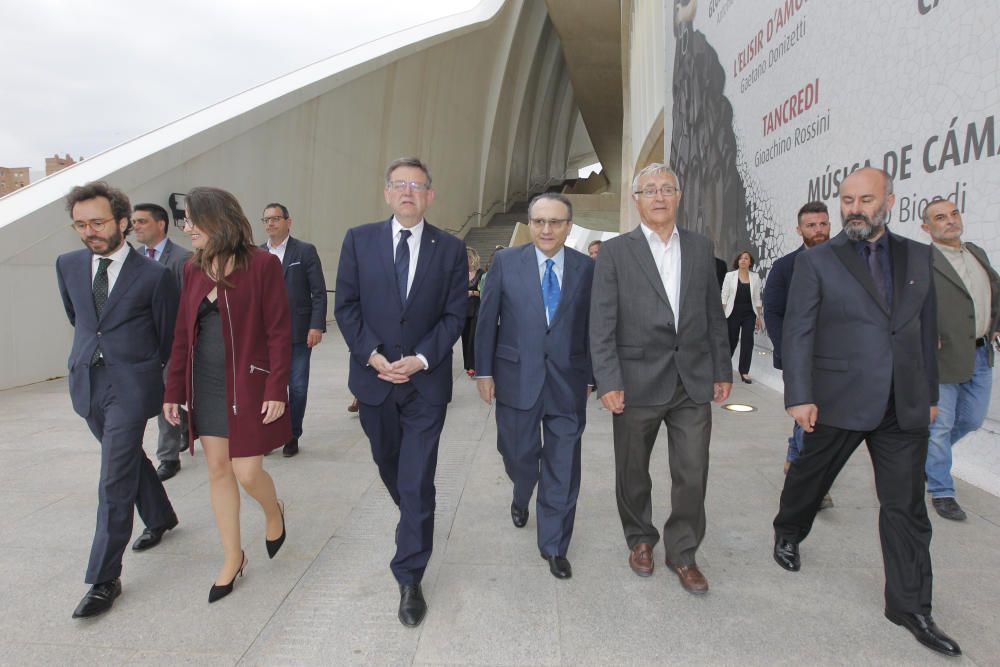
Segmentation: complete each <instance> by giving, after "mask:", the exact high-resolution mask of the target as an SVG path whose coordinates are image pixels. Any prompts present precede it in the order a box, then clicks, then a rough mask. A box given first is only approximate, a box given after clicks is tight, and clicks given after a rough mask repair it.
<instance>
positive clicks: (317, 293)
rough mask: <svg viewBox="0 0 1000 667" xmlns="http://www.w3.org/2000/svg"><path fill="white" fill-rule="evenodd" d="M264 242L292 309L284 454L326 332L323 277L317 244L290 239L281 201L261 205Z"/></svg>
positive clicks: (291, 449) (295, 444)
mask: <svg viewBox="0 0 1000 667" xmlns="http://www.w3.org/2000/svg"><path fill="white" fill-rule="evenodd" d="M260 221H261V222H262V223H264V232H265V233H266V234H267V239H268V240H267V241H266V242H265V243H264V244H263V245H261V248H264V249H265V250H267V251H268V252H270V253H271V254H272V255H275V256H276V257H277V258H278V259H279V260H281V268H282V270H283V271H284V272H285V290H286V291H287V292H288V306H289V308H290V309H291V312H292V368H291V372H290V373H289V375H288V403H289V409H290V410H291V413H292V439H291V440H289V441H288V442H286V443H285V446H284V447H283V448H282V450H281V453H282V454H283V455H284V456H285V457H289V456H295V455H296V454H298V453H299V438H301V437H302V418H303V417H304V416H305V414H306V397H307V394H308V393H309V360H310V358H311V357H312V349H313V348H314V347H316V346H317V345H319V344H320V342H321V341H322V340H323V334H324V333H325V332H326V279H325V278H324V277H323V265H322V264H320V261H319V253H317V252H316V246H314V245H313V244H311V243H306V242H305V241H300V240H298V239H295V238H292V236H291V229H292V218H291V216H290V215H289V214H288V209H287V208H286V207H285V206H284V204H278V203H274V204H268V205H267V206H265V207H264V215H263V216H262V217H261V219H260Z"/></svg>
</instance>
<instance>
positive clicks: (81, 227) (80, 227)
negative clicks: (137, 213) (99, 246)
mask: <svg viewBox="0 0 1000 667" xmlns="http://www.w3.org/2000/svg"><path fill="white" fill-rule="evenodd" d="M112 220H114V218H105V219H104V220H101V219H100V218H94V219H93V220H74V221H73V222H72V223H70V227H72V228H73V229H75V230H76V231H78V232H80V233H81V234H82V233H84V232H85V231H87V228H88V227H89V228H90V229H93V230H94V231H95V232H98V233H100V232H103V231H104V227H105V226H106V225H107V224H108V223H109V222H111V221H112Z"/></svg>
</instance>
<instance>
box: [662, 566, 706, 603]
mask: <svg viewBox="0 0 1000 667" xmlns="http://www.w3.org/2000/svg"><path fill="white" fill-rule="evenodd" d="M667 567H669V568H670V569H671V570H673V571H674V572H676V573H677V578H678V579H680V580H681V586H683V587H684V590H686V591H687V592H688V593H691V594H692V595H704V594H705V593H707V592H708V579H706V578H705V575H703V574H702V573H701V570H699V569H698V565H697V564H695V563H691V564H690V565H674V564H673V563H671V562H670V561H669V560H668V561H667Z"/></svg>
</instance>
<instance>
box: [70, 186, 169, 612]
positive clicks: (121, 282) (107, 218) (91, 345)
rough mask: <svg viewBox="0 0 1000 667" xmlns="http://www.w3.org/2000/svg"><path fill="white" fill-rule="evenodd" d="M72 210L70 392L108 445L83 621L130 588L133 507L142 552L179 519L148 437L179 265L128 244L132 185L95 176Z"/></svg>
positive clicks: (158, 400)
mask: <svg viewBox="0 0 1000 667" xmlns="http://www.w3.org/2000/svg"><path fill="white" fill-rule="evenodd" d="M66 208H67V209H68V210H69V211H70V213H71V216H72V220H73V225H72V226H73V228H74V229H75V230H76V231H77V232H78V233H79V234H80V240H81V241H83V244H84V245H85V246H87V247H86V248H85V249H83V250H77V251H75V252H69V253H66V254H64V255H60V256H59V258H58V259H57V260H56V277H57V279H58V282H59V293H60V295H61V296H62V300H63V306H64V307H65V308H66V315H67V316H68V317H69V321H70V324H72V325H73V328H74V333H73V349H72V350H71V351H70V355H69V390H70V397H71V398H72V400H73V409H74V410H75V411H76V413H77V414H78V415H80V416H81V417H83V418H84V419H86V420H87V425H88V426H89V427H90V430H91V432H92V433H93V434H94V436H95V437H96V438H97V439H98V441H99V442H100V443H101V479H100V483H99V485H98V505H97V529H96V531H95V534H94V542H93V545H92V547H91V551H90V564H89V565H88V566H87V576H86V582H87V583H88V584H91V589H90V590H89V591H88V592H87V594H86V595H85V596H84V597H83V600H81V601H80V604H79V605H78V606H77V608H76V611H74V612H73V616H74V618H81V617H87V616H94V615H96V614H100V613H101V612H104V611H107V610H108V609H110V608H111V605H112V604H113V603H114V600H115V598H117V597H118V596H119V595H120V594H121V590H122V589H121V579H120V575H121V570H122V554H123V553H124V551H125V546H126V545H127V544H128V539H129V536H130V535H131V534H132V517H133V509H132V508H133V506H135V508H136V509H138V510H139V516H140V517H141V518H142V520H143V523H145V524H146V530H145V531H144V532H143V534H142V535H141V536H140V537H139V539H138V540H136V543H135V544H134V545H133V548H134V549H136V550H139V551H141V550H142V549H145V548H148V547H150V546H154V545H156V544H157V543H158V542H159V541H160V538H161V537H162V536H163V533H165V532H166V531H168V530H170V529H171V528H173V527H174V526H176V525H177V515H176V514H174V510H173V507H171V505H170V501H169V500H168V499H167V493H166V491H164V489H163V483H162V482H161V481H160V479H159V478H158V477H157V476H156V470H155V469H154V468H153V464H152V463H151V462H150V460H149V459H148V458H147V457H146V453H145V452H144V451H143V449H142V436H143V432H144V431H145V430H146V421H147V420H148V419H149V418H150V417H153V416H154V415H156V414H159V412H160V408H161V406H162V405H163V367H164V365H165V364H166V363H167V359H168V358H169V356H170V344H171V342H172V340H173V333H174V319H175V317H176V315H177V299H178V296H177V288H176V286H175V284H174V279H173V276H171V274H170V270H169V269H167V268H166V267H165V266H163V265H161V264H157V263H155V262H150V261H147V260H146V259H143V257H142V256H141V255H140V254H139V253H137V252H136V251H135V250H133V249H132V247H131V246H129V245H128V244H127V243H125V235H126V234H128V232H129V231H130V229H129V227H130V221H129V215H130V214H131V212H132V209H131V206H130V205H129V200H128V197H126V196H125V194H124V193H123V192H121V191H120V190H117V189H115V188H112V187H109V186H108V185H107V183H102V182H95V183H87V184H86V185H83V186H77V187H75V188H73V190H72V191H71V192H70V193H69V195H68V196H67V197H66Z"/></svg>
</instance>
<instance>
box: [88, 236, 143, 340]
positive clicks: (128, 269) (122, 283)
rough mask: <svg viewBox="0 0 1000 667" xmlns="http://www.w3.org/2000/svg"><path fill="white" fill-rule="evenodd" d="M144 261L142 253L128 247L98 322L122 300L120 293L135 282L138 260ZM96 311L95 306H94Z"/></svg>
mask: <svg viewBox="0 0 1000 667" xmlns="http://www.w3.org/2000/svg"><path fill="white" fill-rule="evenodd" d="M142 261H144V260H143V258H142V255H140V254H139V253H138V252H136V251H135V249H134V248H131V247H130V248H129V250H128V253H127V254H126V255H125V261H124V262H122V268H121V271H119V272H118V278H117V279H116V280H115V287H114V289H112V290H111V293H110V294H108V301H107V303H105V304H104V310H103V311H101V317H100V319H99V320H98V322H99V323H100V322H103V321H104V320H106V319H107V318H108V313H110V312H111V311H112V310H114V308H115V306H116V305H118V302H120V301H121V300H122V295H123V294H125V293H126V292H128V291H129V289H130V288H131V287H132V285H134V284H135V279H136V277H137V275H138V273H139V268H140V264H139V262H142ZM95 312H96V308H95Z"/></svg>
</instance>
